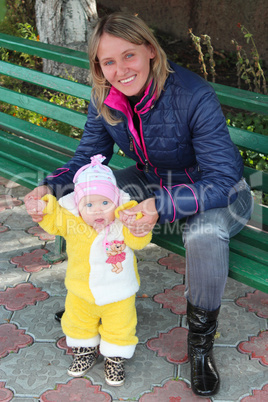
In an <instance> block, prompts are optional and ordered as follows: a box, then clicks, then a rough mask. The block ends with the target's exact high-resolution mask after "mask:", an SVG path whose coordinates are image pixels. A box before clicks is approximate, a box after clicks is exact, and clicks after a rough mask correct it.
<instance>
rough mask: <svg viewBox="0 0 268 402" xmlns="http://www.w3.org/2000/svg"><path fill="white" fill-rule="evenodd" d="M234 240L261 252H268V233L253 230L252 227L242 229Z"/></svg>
mask: <svg viewBox="0 0 268 402" xmlns="http://www.w3.org/2000/svg"><path fill="white" fill-rule="evenodd" d="M235 238H236V239H237V240H239V241H240V242H243V243H244V244H250V245H251V246H254V247H257V248H258V249H261V250H263V251H266V253H267V250H268V233H265V232H262V231H261V230H257V229H254V228H252V227H250V228H249V227H247V226H246V227H244V229H243V230H242V231H241V232H240V233H238V234H237V235H236V236H235Z"/></svg>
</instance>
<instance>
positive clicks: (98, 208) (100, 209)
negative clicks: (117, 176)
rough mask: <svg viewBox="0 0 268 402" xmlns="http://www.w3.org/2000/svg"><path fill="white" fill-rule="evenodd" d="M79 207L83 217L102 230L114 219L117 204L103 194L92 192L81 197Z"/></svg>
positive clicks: (95, 227) (98, 230) (88, 222)
mask: <svg viewBox="0 0 268 402" xmlns="http://www.w3.org/2000/svg"><path fill="white" fill-rule="evenodd" d="M78 209H79V212H80V215H81V217H82V219H83V220H84V221H85V222H86V223H87V224H88V225H90V226H92V227H93V228H94V229H95V230H96V231H97V232H100V231H101V230H102V229H104V228H105V227H106V226H107V225H109V224H110V223H111V222H113V221H114V218H115V216H114V211H115V210H116V205H115V204H114V203H113V202H112V201H111V200H110V199H109V198H107V197H104V196H103V195H98V194H92V195H87V196H85V197H83V198H82V199H81V201H80V202H79V206H78Z"/></svg>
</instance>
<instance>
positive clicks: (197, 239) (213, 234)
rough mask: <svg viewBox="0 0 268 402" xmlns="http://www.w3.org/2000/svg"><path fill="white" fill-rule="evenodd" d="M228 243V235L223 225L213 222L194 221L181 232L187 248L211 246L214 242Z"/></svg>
mask: <svg viewBox="0 0 268 402" xmlns="http://www.w3.org/2000/svg"><path fill="white" fill-rule="evenodd" d="M217 239H218V240H219V241H223V242H227V243H228V242H229V233H228V230H227V229H226V228H225V227H224V225H222V224H220V223H217V222H213V221H210V222H208V221H203V222H202V220H201V219H198V220H195V221H193V222H191V223H189V224H188V225H185V227H184V230H183V242H184V245H185V246H187V245H189V244H201V243H202V244H204V245H205V244H207V243H209V244H210V245H211V243H212V242H215V241H216V240H217Z"/></svg>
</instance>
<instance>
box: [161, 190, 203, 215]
mask: <svg viewBox="0 0 268 402" xmlns="http://www.w3.org/2000/svg"><path fill="white" fill-rule="evenodd" d="M181 186H185V187H187V188H189V190H191V192H192V193H193V196H194V199H195V204H196V210H195V212H194V213H195V214H196V212H197V211H198V201H197V198H196V195H195V193H194V191H193V189H192V188H191V187H189V186H187V184H176V185H175V186H172V188H174V187H181ZM163 188H164V189H165V190H166V191H167V193H168V195H169V196H170V199H171V202H172V205H173V211H174V212H173V219H172V221H170V223H173V222H174V221H175V216H176V208H175V204H174V201H173V198H172V196H171V194H170V192H169V191H168V189H167V188H166V187H165V186H163Z"/></svg>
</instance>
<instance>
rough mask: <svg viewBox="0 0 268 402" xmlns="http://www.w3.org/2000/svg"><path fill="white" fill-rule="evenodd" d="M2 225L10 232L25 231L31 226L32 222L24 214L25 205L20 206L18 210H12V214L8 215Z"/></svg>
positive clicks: (28, 216)
mask: <svg viewBox="0 0 268 402" xmlns="http://www.w3.org/2000/svg"><path fill="white" fill-rule="evenodd" d="M20 202H21V201H20ZM4 224H5V225H6V226H8V227H10V228H11V229H12V230H26V229H28V228H29V227H31V226H33V220H32V218H31V217H30V215H28V213H27V212H26V208H25V205H22V206H21V207H20V208H18V207H17V208H14V209H13V210H12V213H10V214H8V216H7V217H6V219H5V220H4Z"/></svg>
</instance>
